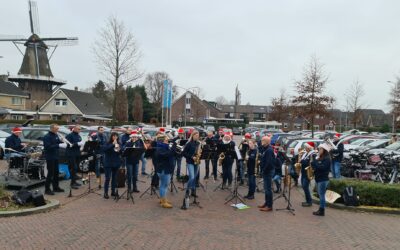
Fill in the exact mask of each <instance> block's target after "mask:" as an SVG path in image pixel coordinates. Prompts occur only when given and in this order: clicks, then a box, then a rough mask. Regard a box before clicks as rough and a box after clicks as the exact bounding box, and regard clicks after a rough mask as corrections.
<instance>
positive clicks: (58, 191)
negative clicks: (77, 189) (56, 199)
mask: <svg viewBox="0 0 400 250" xmlns="http://www.w3.org/2000/svg"><path fill="white" fill-rule="evenodd" d="M53 190H54V192H57V193H62V192H64V189H62V188H59V187H58V188H54V189H53Z"/></svg>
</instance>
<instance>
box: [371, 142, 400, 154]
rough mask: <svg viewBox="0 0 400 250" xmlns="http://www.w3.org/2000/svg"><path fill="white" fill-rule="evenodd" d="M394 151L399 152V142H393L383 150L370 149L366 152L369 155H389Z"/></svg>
mask: <svg viewBox="0 0 400 250" xmlns="http://www.w3.org/2000/svg"><path fill="white" fill-rule="evenodd" d="M394 151H400V141H398V142H395V143H392V144H390V145H389V146H386V147H384V148H376V149H370V150H368V153H369V154H380V153H383V154H386V153H391V152H394Z"/></svg>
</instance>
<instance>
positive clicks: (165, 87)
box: [162, 80, 171, 108]
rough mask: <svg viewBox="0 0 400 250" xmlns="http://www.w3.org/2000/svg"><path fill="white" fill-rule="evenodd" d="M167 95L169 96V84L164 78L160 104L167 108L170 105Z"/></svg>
mask: <svg viewBox="0 0 400 250" xmlns="http://www.w3.org/2000/svg"><path fill="white" fill-rule="evenodd" d="M169 97H170V84H169V81H168V80H164V84H163V104H162V107H163V108H169V107H170V106H171V104H170V100H169Z"/></svg>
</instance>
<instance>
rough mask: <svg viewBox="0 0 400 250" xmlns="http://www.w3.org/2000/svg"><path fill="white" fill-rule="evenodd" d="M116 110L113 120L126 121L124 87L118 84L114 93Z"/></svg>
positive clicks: (126, 108) (126, 106)
mask: <svg viewBox="0 0 400 250" xmlns="http://www.w3.org/2000/svg"><path fill="white" fill-rule="evenodd" d="M115 100H116V106H117V107H118V109H116V112H115V120H116V121H123V122H126V121H128V97H127V95H126V90H125V87H124V85H122V84H119V85H118V87H117V91H115Z"/></svg>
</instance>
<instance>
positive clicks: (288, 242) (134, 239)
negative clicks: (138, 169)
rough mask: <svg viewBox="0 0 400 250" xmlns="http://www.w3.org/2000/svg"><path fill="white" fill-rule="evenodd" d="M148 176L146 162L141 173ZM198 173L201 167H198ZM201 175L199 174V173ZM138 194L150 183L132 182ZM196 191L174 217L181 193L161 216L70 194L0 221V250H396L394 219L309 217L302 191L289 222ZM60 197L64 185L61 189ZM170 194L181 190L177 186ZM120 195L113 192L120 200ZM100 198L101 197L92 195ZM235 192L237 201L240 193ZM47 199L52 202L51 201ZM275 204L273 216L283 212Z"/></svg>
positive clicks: (147, 200)
mask: <svg viewBox="0 0 400 250" xmlns="http://www.w3.org/2000/svg"><path fill="white" fill-rule="evenodd" d="M2 164H4V162H3V161H2ZM150 169H151V161H150V164H148V170H150ZM202 169H204V166H202ZM203 173H204V171H203ZM140 180H141V181H143V182H141V183H139V190H140V191H141V192H143V191H144V190H145V189H146V188H147V187H148V186H149V183H150V182H149V181H150V179H149V178H147V177H140ZM202 182H203V184H204V185H205V187H206V191H205V192H204V191H199V201H200V204H201V206H202V207H203V208H197V207H190V208H189V209H188V210H186V211H184V210H181V209H180V206H181V204H182V199H183V196H184V194H183V192H182V191H180V190H179V191H178V193H173V194H172V193H168V196H169V198H170V199H171V200H172V203H173V205H174V207H173V208H172V209H169V210H168V209H162V208H161V207H160V206H159V204H158V199H157V198H156V197H155V196H150V195H148V194H146V195H144V196H143V198H139V195H135V204H134V205H133V204H132V203H131V202H130V201H127V200H125V199H122V200H120V201H119V202H118V203H116V202H115V201H113V200H112V199H110V200H104V199H103V198H102V197H101V196H99V195H96V194H89V195H87V196H84V197H82V198H80V199H76V197H77V196H78V195H79V194H80V193H82V192H84V191H85V190H87V185H84V186H83V187H81V188H80V189H79V190H78V191H75V192H73V196H74V197H72V198H68V197H67V195H68V192H66V193H62V194H57V195H56V196H54V198H55V199H58V200H60V202H61V204H62V205H61V207H60V208H59V209H56V210H53V211H50V212H47V213H42V214H36V215H30V216H25V217H12V218H1V223H0V231H1V232H2V233H1V237H0V244H1V246H2V248H3V249H21V248H25V249H44V248H46V249H49V248H50V249H51V248H58V249H69V248H71V249H72V248H74V249H100V248H107V249H108V248H114V249H115V248H125V249H272V248H273V249H310V248H314V249H315V248H319V249H320V248H323V249H399V247H400V235H399V234H398V229H399V223H400V217H399V216H394V215H382V214H368V213H355V212H348V211H343V210H335V209H329V208H328V209H327V213H326V216H325V217H316V216H313V215H312V214H311V213H312V211H313V210H316V209H317V206H316V205H314V206H313V207H311V208H303V207H301V206H300V203H301V201H303V200H302V199H303V196H302V191H301V189H299V188H296V187H294V188H292V202H293V206H294V208H295V209H296V211H295V213H296V215H295V216H293V215H291V214H290V213H288V212H287V211H274V212H272V213H264V212H260V211H258V209H257V208H256V206H257V205H258V204H260V203H262V202H263V194H261V193H258V194H257V195H256V199H255V200H253V201H249V202H247V204H248V205H249V206H250V207H251V208H249V209H246V210H234V209H233V208H232V207H230V206H229V205H225V204H224V201H225V198H226V196H227V195H228V194H229V193H228V191H222V190H217V191H216V192H213V190H214V188H215V187H216V186H217V185H218V184H219V183H213V182H212V181H209V182H208V183H205V182H204V181H202ZM62 186H63V187H64V188H66V189H67V186H68V183H67V182H66V181H63V182H62ZM177 186H178V187H179V186H181V185H177ZM121 191H122V190H120V193H121ZM96 192H97V193H100V194H101V193H102V192H101V191H96ZM239 192H240V193H241V194H245V193H246V192H247V188H246V187H240V188H239ZM52 198H53V197H52ZM285 207H286V203H285V201H284V199H282V198H280V199H278V200H277V201H276V202H275V204H274V208H285Z"/></svg>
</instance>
